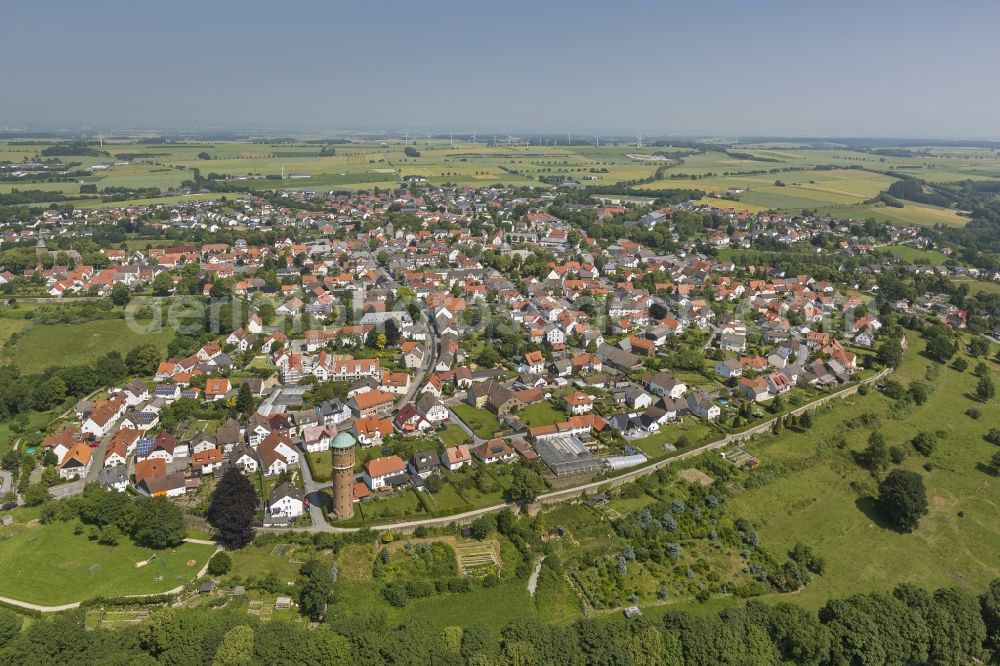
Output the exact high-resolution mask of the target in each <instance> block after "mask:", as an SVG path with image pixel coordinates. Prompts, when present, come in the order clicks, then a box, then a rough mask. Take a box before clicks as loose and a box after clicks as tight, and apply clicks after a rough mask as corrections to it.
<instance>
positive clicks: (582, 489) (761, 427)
mask: <svg viewBox="0 0 1000 666" xmlns="http://www.w3.org/2000/svg"><path fill="white" fill-rule="evenodd" d="M891 372H892V369H891V368H886V369H884V370H882V371H880V372H878V373H876V374H874V375H872V376H871V377H869V378H868V379H865V380H862V381H860V382H858V383H857V384H852V385H850V386H846V387H844V388H842V389H841V390H839V391H835V392H833V393H830V394H828V395H825V396H823V397H821V398H817V399H816V400H814V401H812V402H810V403H809V404H806V405H802V406H801V407H797V408H796V409H793V410H790V411H789V412H788V414H794V415H795V416H798V415H800V414H802V413H803V412H806V411H809V410H812V409H816V408H817V407H821V406H822V405H825V404H826V403H827V402H829V401H831V400H834V399H837V398H843V397H848V396H851V395H854V394H855V393H857V391H858V388H859V387H860V386H862V385H864V384H872V383H875V382H877V381H879V380H881V379H883V378H884V377H886V376H887V375H889V374H890V373H891ZM778 418H779V417H774V418H771V419H768V420H767V421H764V422H763V423H759V424H757V425H756V426H754V427H752V428H748V429H747V430H744V431H742V432H738V433H731V434H729V435H726V436H725V437H723V438H721V439H717V440H715V441H714V442H709V443H707V444H704V445H702V446H699V447H698V448H695V449H691V450H690V451H685V452H683V453H681V454H679V455H676V456H672V457H670V458H664V459H663V460H659V461H657V462H654V463H651V464H649V465H646V466H644V467H639V468H637V469H634V470H632V471H629V472H625V473H624V474H621V475H619V476H616V477H614V478H611V479H600V480H597V481H591V482H588V483H584V484H582V485H579V486H572V487H569V488H563V489H561V490H554V491H552V492H548V493H544V494H542V495H539V496H538V497H537V498H536V499H535V503H536V504H552V503H555V502H562V501H565V500H569V499H572V498H574V497H579V496H581V495H583V494H584V493H588V492H592V491H597V490H598V489H600V488H606V487H609V486H617V485H621V484H623V483H627V482H630V481H634V480H635V479H638V478H640V477H643V476H646V475H648V474H653V473H655V472H658V471H660V470H661V469H663V468H664V467H667V466H668V465H673V464H674V463H677V462H680V461H684V460H691V459H692V458H696V457H698V456H700V455H702V454H703V453H707V452H709V451H715V450H718V449H721V448H724V447H726V446H729V445H730V444H733V443H735V442H740V441H744V440H747V439H749V438H751V437H753V436H754V435H758V434H761V433H763V432H767V431H769V430H770V429H771V427H772V426H773V425H774V422H775V421H776V420H777V419H778ZM518 507H519V504H518V503H517V502H501V503H499V504H493V505H490V506H485V507H480V508H478V509H472V510H469V511H465V512H463V513H457V514H452V515H450V516H440V517H434V518H421V519H418V520H407V521H402V522H396V523H384V524H381V525H369V526H365V527H336V526H335V525H330V524H329V523H323V524H319V525H317V524H314V525H312V526H311V527H309V528H305V529H302V528H289V527H268V528H260V529H261V530H262V531H265V532H293V531H311V532H335V533H342V534H347V533H351V532H357V531H359V530H362V529H370V530H375V531H380V532H384V531H387V530H401V531H406V530H412V529H415V528H417V527H420V526H424V527H436V526H442V525H448V524H449V523H454V522H468V521H471V520H474V519H476V518H478V517H479V516H483V515H486V514H488V513H493V512H495V511H500V510H501V509H506V508H510V509H517V508H518Z"/></svg>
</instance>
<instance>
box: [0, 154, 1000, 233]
mask: <svg viewBox="0 0 1000 666" xmlns="http://www.w3.org/2000/svg"><path fill="white" fill-rule="evenodd" d="M493 140H494V139H493V137H492V135H491V136H489V137H486V136H483V137H479V140H478V141H477V143H475V144H473V143H472V142H471V141H469V140H468V138H466V140H464V141H462V140H456V141H455V142H454V143H451V142H449V141H446V140H442V139H427V138H419V139H411V140H410V141H409V142H408V143H407V144H406V145H404V143H403V141H402V140H400V139H398V138H392V139H387V140H386V141H377V140H371V139H353V140H352V142H350V143H344V144H334V145H330V146H326V148H327V150H326V152H324V153H322V154H321V151H323V150H324V146H323V145H322V144H320V143H296V144H268V143H250V142H240V141H214V142H197V141H181V142H177V143H169V144H162V145H159V144H158V145H148V144H136V143H130V142H118V143H114V142H107V143H105V146H104V149H105V151H106V152H108V153H109V156H103V157H89V156H87V157H75V156H73V157H66V158H65V161H66V162H74V163H79V167H77V168H84V167H90V166H94V165H100V164H102V163H103V165H104V168H101V169H99V170H96V171H95V172H94V173H93V175H90V176H85V177H82V178H74V179H73V180H71V181H70V182H46V181H47V180H48V179H46V178H43V179H39V181H38V182H30V181H18V182H3V183H0V194H2V193H7V192H10V191H11V190H12V189H21V190H25V189H40V190H47V191H52V192H59V193H62V194H65V195H68V196H72V195H73V194H78V193H79V192H80V186H81V184H95V185H97V187H98V189H99V190H100V189H103V188H106V187H132V188H142V187H158V188H160V189H161V190H164V191H166V190H170V189H175V188H177V187H179V186H180V185H181V183H182V181H184V180H190V179H191V178H192V177H193V175H194V170H195V169H197V170H199V171H200V173H201V174H202V175H203V176H208V175H209V174H220V175H225V176H231V177H240V178H244V179H248V180H246V181H245V182H246V183H247V184H248V185H250V186H252V187H254V188H257V189H261V190H306V191H331V190H348V191H354V190H360V189H371V188H374V187H380V188H390V187H394V186H395V185H397V184H398V183H399V178H401V177H403V176H410V177H414V176H419V177H422V178H425V179H426V181H427V182H428V183H430V184H432V185H443V184H463V185H473V186H475V185H487V184H492V183H504V184H525V185H541V184H542V182H541V179H543V178H544V179H553V180H556V181H558V180H562V179H572V180H575V181H576V182H579V183H581V184H584V185H612V184H616V183H620V182H623V181H636V180H644V179H647V178H651V177H654V176H655V174H656V172H657V169H660V168H664V169H665V172H664V175H665V176H666V177H665V178H663V179H661V180H658V181H656V182H654V183H652V184H648V185H645V186H644V187H646V188H650V189H659V188H668V189H669V188H687V187H698V188H703V189H705V188H707V189H706V191H709V192H712V191H724V190H725V189H727V188H729V187H749V188H750V190H749V191H748V192H746V193H744V194H743V195H742V196H741V197H740V199H741V202H740V204H739V205H733V206H732V207H736V208H745V209H747V210H751V211H759V210H769V209H787V210H798V209H802V208H815V207H822V206H853V205H858V204H860V203H861V202H863V201H865V200H867V199H869V198H871V197H872V196H874V195H875V194H877V193H878V192H879V191H881V190H883V189H885V187H886V186H888V184H889V183H891V182H892V181H893V180H894V179H893V178H891V177H889V176H884V175H881V174H879V173H874V171H900V172H904V173H909V174H912V175H914V176H916V177H919V178H925V179H927V180H932V181H938V182H954V181H958V180H964V179H967V178H972V179H991V178H1000V157H998V156H997V154H996V153H994V152H993V151H989V150H986V149H975V148H969V149H965V148H954V149H952V148H941V149H933V148H932V149H927V154H921V155H919V156H914V157H888V156H880V155H877V154H874V153H869V152H861V151H853V150H848V149H830V150H819V149H813V148H803V147H801V146H795V145H794V144H773V145H772V144H765V145H747V146H734V147H733V148H732V151H733V156H731V155H727V154H726V153H725V152H722V150H721V149H720V150H708V151H705V152H695V151H693V150H692V149H690V148H688V149H685V148H681V147H677V146H663V147H651V146H644V147H642V148H636V147H635V145H634V143H627V144H626V143H618V144H602V145H600V146H595V145H593V144H589V145H584V144H582V143H580V137H577V139H576V142H575V143H574V144H573V145H572V146H569V145H566V144H559V145H552V143H551V140H550V143H549V144H547V145H544V146H539V145H537V142H536V143H535V144H534V145H525V144H524V143H523V142H522V143H521V144H520V145H513V144H511V145H508V144H507V139H506V137H499V136H498V137H496V144H495V145H492V142H493ZM588 140H589V138H588ZM44 147H45V145H44V144H19V145H10V144H7V143H0V160H8V161H12V162H16V161H20V160H22V159H25V158H29V159H30V158H32V157H33V156H35V155H37V153H38V151H39V150H41V149H42V148H44ZM405 147H411V148H414V149H415V150H417V151H418V152H419V153H420V155H419V156H407V155H405V154H404V153H403V149H404V148H405ZM330 149H332V150H333V151H335V154H332V155H331V154H329V150H330ZM685 151H687V153H688V154H686V155H683V156H682V157H681V158H680V159H676V158H670V159H667V158H662V157H661V158H657V156H656V154H657V153H661V154H662V153H670V154H672V155H673V154H677V153H683V152H685ZM741 154H744V155H746V156H743V155H741ZM205 157H207V158H208V159H205ZM817 166H820V167H823V168H822V169H816V167H817ZM849 167H855V168H850V169H849ZM859 168H860V169H869V170H870V171H863V170H859ZM775 169H778V170H781V169H794V170H793V171H783V172H779V173H760V172H770V171H771V170H775ZM282 174H284V175H285V178H284V179H283V180H282V179H281V175H282ZM671 174H684V175H690V176H698V177H699V178H698V180H691V179H687V178H680V179H678V178H669V176H670V175H671ZM741 174H745V175H741ZM778 179H780V180H782V181H784V182H785V183H786V184H787V186H786V187H784V188H780V187H775V186H774V181H775V180H778ZM810 181H815V182H814V183H813V182H810ZM220 196H222V195H221V194H195V195H185V196H179V197H176V198H175V197H167V198H156V199H134V200H130V201H129V202H128V203H130V204H135V205H139V204H152V203H174V202H177V201H185V200H198V199H205V198H218V197H220ZM230 196H232V195H230ZM120 203H122V202H112V203H107V204H105V203H102V202H101V201H100V199H99V198H95V199H90V200H77V201H74V202H73V205H75V206H78V207H81V208H94V207H104V206H114V205H120ZM705 203H709V204H710V205H717V204H716V201H715V200H708V201H706V202H705ZM726 207H730V206H726ZM910 208H911V207H910V206H909V205H908V206H907V208H906V209H895V210H896V211H897V213H896V215H899V214H900V213H898V211H902V218H900V219H904V220H905V221H913V222H916V223H919V224H934V223H936V222H941V223H945V224H947V223H956V222H954V221H953V220H952V221H951V222H949V221H948V220H946V219H939V220H934V219H933V217H934V213H932V212H929V210H926V209H927V208H929V207H918V206H914V207H913V208H914V210H909V209H910ZM931 210H933V209H931ZM885 215H886V217H885V218H883V219H891V218H890V217H889V216H891V215H894V213H891V212H890V213H886V214H885Z"/></svg>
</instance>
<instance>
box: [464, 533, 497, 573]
mask: <svg viewBox="0 0 1000 666" xmlns="http://www.w3.org/2000/svg"><path fill="white" fill-rule="evenodd" d="M499 550H500V548H499V544H497V543H496V542H495V541H487V542H485V543H474V544H463V545H456V546H455V556H456V558H457V559H458V573H459V574H461V575H463V576H478V575H483V574H487V573H490V572H491V571H493V570H499V569H500V566H501V561H500V554H499Z"/></svg>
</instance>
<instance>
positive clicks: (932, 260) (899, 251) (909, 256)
mask: <svg viewBox="0 0 1000 666" xmlns="http://www.w3.org/2000/svg"><path fill="white" fill-rule="evenodd" d="M886 249H887V250H888V251H889V252H890V253H891V254H892V255H893V256H894V257H896V258H898V259H902V260H903V261H912V262H917V263H925V264H928V265H930V266H940V265H941V264H943V263H944V262H946V261H947V260H948V255H946V254H942V253H940V252H938V251H936V250H921V249H920V248H917V247H910V246H909V245H893V246H891V247H888V248H886Z"/></svg>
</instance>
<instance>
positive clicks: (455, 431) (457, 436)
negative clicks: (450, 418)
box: [438, 423, 470, 446]
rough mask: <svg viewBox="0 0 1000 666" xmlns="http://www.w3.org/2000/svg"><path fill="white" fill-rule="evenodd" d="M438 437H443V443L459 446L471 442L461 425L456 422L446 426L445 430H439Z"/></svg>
mask: <svg viewBox="0 0 1000 666" xmlns="http://www.w3.org/2000/svg"><path fill="white" fill-rule="evenodd" d="M438 437H440V438H441V443H442V444H444V445H445V446H458V445H459V444H468V443H470V440H469V436H468V435H467V434H466V433H465V431H464V430H462V428H461V427H460V426H457V425H455V424H454V423H452V424H450V425H448V426H446V427H445V429H444V430H441V431H439V432H438Z"/></svg>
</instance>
